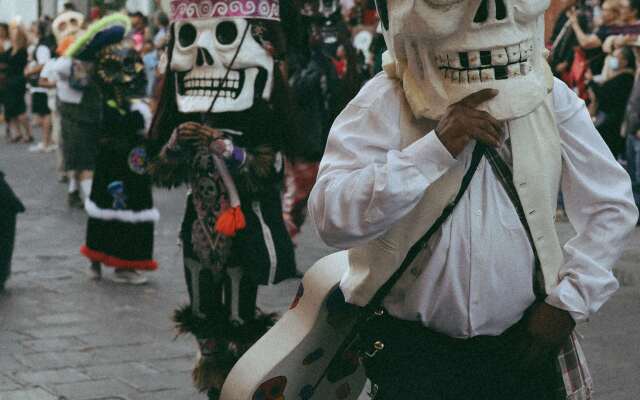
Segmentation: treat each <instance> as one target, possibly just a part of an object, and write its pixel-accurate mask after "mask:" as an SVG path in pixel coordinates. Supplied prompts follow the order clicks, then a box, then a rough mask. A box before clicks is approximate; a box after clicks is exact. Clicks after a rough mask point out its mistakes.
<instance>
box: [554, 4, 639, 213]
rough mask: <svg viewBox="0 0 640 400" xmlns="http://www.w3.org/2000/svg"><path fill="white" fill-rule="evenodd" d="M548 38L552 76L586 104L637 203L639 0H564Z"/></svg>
mask: <svg viewBox="0 0 640 400" xmlns="http://www.w3.org/2000/svg"><path fill="white" fill-rule="evenodd" d="M563 4H564V5H565V9H564V10H563V12H562V13H561V14H560V15H559V17H558V19H557V21H556V23H555V26H554V27H553V33H552V36H551V40H550V43H549V48H550V50H551V55H550V63H551V66H552V68H553V72H554V74H555V76H556V77H558V78H559V79H562V80H563V81H564V82H565V83H567V85H569V87H571V88H573V89H574V90H575V91H576V93H578V95H579V96H580V97H581V98H582V99H584V100H585V101H586V102H587V104H588V105H589V111H590V113H591V116H592V118H593V121H594V123H595V125H596V127H597V128H598V131H599V132H600V134H601V135H602V138H603V139H604V140H605V142H606V143H607V146H608V147H609V149H610V150H611V152H612V153H613V155H614V156H615V157H616V158H617V159H618V160H619V161H620V162H621V163H622V164H623V165H625V166H626V168H627V171H628V172H629V174H630V175H631V179H632V183H633V190H634V197H635V199H636V204H640V190H639V189H640V154H638V151H639V150H640V79H638V77H639V76H640V69H639V68H638V67H639V66H640V65H639V63H640V58H638V57H640V1H637V0H604V1H598V0H578V1H575V0H563Z"/></svg>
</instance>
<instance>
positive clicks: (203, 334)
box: [151, 0, 296, 398]
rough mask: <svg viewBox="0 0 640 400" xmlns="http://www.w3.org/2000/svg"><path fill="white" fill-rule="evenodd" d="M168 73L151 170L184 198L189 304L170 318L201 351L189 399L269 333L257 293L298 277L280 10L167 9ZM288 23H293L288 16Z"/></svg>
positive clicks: (231, 4)
mask: <svg viewBox="0 0 640 400" xmlns="http://www.w3.org/2000/svg"><path fill="white" fill-rule="evenodd" d="M169 6H170V14H171V17H172V20H173V24H172V27H171V38H170V42H169V49H168V63H167V65H168V69H167V73H166V76H165V81H164V88H163V91H162V95H161V99H160V104H159V107H158V112H157V113H156V116H155V119H154V123H153V126H152V129H151V135H152V137H153V139H154V143H155V145H154V146H155V149H154V151H153V154H154V158H153V161H152V166H151V169H152V171H153V175H154V179H155V181H156V182H157V183H158V184H159V185H161V186H165V187H173V186H178V185H181V184H187V185H188V186H189V188H190V191H189V195H188V198H187V207H186V213H185V217H184V220H183V224H182V231H181V235H180V238H181V241H182V244H183V254H184V269H185V277H186V283H187V288H188V291H189V297H190V304H189V305H188V306H186V307H183V308H181V309H179V310H177V311H176V313H175V316H174V319H175V321H176V324H177V326H178V329H179V331H180V332H181V333H191V334H193V335H194V336H195V338H196V339H197V342H198V344H199V348H200V352H199V360H198V364H197V365H196V368H195V370H194V374H193V376H194V382H195V384H196V386H197V388H198V389H200V390H202V391H208V395H209V397H210V398H217V396H218V391H219V389H220V388H221V387H222V383H223V382H224V379H225V378H226V375H227V373H228V372H229V371H230V369H231V368H232V367H233V365H234V364H235V361H236V360H237V359H238V358H239V357H240V356H241V355H242V353H243V352H244V351H245V350H246V349H247V348H248V347H249V346H251V344H253V343H254V342H255V341H256V340H257V339H258V338H259V337H260V336H261V335H262V334H263V333H264V332H265V331H266V330H267V329H268V328H269V327H270V326H271V325H272V324H273V316H271V315H265V314H263V313H261V312H260V311H259V310H257V308H256V297H257V289H258V285H271V284H275V283H278V282H280V281H283V280H285V279H288V278H292V277H295V275H296V268H295V260H294V252H293V244H292V242H291V239H290V237H289V235H288V233H287V230H286V228H285V225H284V221H283V219H282V205H281V188H282V179H283V164H284V161H283V156H282V148H283V142H284V136H285V135H287V134H288V133H289V132H291V131H292V130H293V124H292V122H291V121H292V120H293V119H294V118H295V113H294V112H292V109H291V106H290V104H289V101H288V89H287V81H286V64H285V59H284V56H285V51H286V50H285V35H284V31H283V28H284V23H282V24H281V22H280V15H281V14H280V12H281V7H283V5H281V4H279V2H278V0H240V1H239V0H215V1H210V0H206V1H205V0H172V1H170V5H169ZM290 14H294V13H293V12H292V13H290Z"/></svg>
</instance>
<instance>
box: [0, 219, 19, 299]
mask: <svg viewBox="0 0 640 400" xmlns="http://www.w3.org/2000/svg"><path fill="white" fill-rule="evenodd" d="M15 236H16V214H14V213H0V290H1V289H2V288H3V286H4V283H5V282H6V280H7V279H9V275H11V257H12V256H13V245H14V241H15Z"/></svg>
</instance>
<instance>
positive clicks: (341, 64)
mask: <svg viewBox="0 0 640 400" xmlns="http://www.w3.org/2000/svg"><path fill="white" fill-rule="evenodd" d="M331 61H332V62H333V66H334V67H335V69H336V73H337V74H338V78H340V79H342V78H344V76H345V75H346V74H347V60H336V59H335V58H334V59H331Z"/></svg>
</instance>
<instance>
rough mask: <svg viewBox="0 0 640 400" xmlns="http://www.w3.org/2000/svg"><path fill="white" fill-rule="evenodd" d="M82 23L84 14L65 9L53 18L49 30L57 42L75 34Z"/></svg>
mask: <svg viewBox="0 0 640 400" xmlns="http://www.w3.org/2000/svg"><path fill="white" fill-rule="evenodd" d="M83 23H84V15H82V14H80V13H79V12H76V11H65V12H63V13H62V14H60V15H58V16H57V17H56V19H54V20H53V22H52V24H51V30H52V31H53V35H54V36H55V37H56V40H57V41H58V43H59V42H62V40H63V39H64V38H66V37H68V36H72V35H75V34H77V33H78V32H79V31H80V30H81V29H82V24H83Z"/></svg>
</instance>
